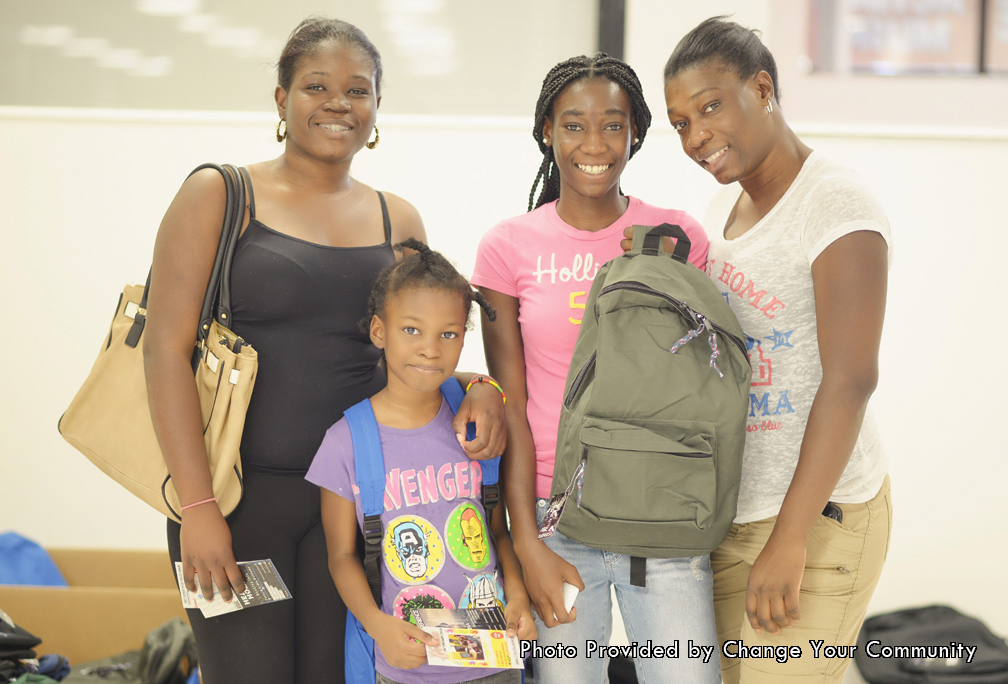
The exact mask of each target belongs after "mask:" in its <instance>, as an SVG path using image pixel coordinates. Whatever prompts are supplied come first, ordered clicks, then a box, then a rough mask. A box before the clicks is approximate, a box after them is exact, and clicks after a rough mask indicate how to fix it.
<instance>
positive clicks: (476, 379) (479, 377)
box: [466, 375, 507, 404]
mask: <svg viewBox="0 0 1008 684" xmlns="http://www.w3.org/2000/svg"><path fill="white" fill-rule="evenodd" d="M477 382H485V383H486V384H488V385H493V386H494V387H496V388H497V391H498V392H500V393H501V403H503V404H506V403H507V395H506V394H504V390H503V389H501V386H500V385H498V384H497V381H496V380H494V379H493V378H491V377H490V376H489V375H475V376H473V379H472V380H470V381H469V384H468V385H466V393H468V392H469V390H470V389H472V386H473V385H475V384H476V383H477Z"/></svg>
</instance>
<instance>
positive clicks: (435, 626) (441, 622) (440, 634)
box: [413, 608, 524, 670]
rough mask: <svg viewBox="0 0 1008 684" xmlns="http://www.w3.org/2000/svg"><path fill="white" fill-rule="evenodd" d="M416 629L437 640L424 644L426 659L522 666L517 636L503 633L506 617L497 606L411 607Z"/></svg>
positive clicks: (466, 664)
mask: <svg viewBox="0 0 1008 684" xmlns="http://www.w3.org/2000/svg"><path fill="white" fill-rule="evenodd" d="M413 619H414V620H416V623H417V625H418V626H419V627H420V629H422V630H424V631H425V632H428V633H430V634H433V635H434V636H436V637H437V638H438V639H439V640H440V642H441V643H440V646H439V647H433V646H428V647H427V662H428V663H429V664H431V665H449V666H451V667H485V668H511V669H518V670H520V669H522V668H524V664H523V663H522V659H521V657H519V655H518V648H519V646H518V637H516V636H513V637H509V636H507V634H506V629H507V620H506V619H505V618H504V611H502V610H501V609H500V608H470V609H468V610H449V609H432V608H421V609H419V610H417V609H414V610H413Z"/></svg>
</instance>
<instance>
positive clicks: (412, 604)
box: [392, 584, 455, 625]
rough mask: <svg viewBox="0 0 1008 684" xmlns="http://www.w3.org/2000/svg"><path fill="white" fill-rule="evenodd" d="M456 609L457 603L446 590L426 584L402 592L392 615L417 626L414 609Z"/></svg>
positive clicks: (393, 603) (396, 600)
mask: <svg viewBox="0 0 1008 684" xmlns="http://www.w3.org/2000/svg"><path fill="white" fill-rule="evenodd" d="M454 607H455V603H454V602H453V601H452V600H451V596H449V595H448V593H447V592H446V591H445V590H444V589H441V588H440V587H435V586H434V585H433V584H425V585H423V586H420V587H406V588H405V589H403V590H402V591H400V592H399V594H398V595H397V596H396V597H395V601H393V602H392V615H394V616H395V617H397V618H399V619H400V620H405V621H406V622H412V623H413V624H414V625H415V624H416V619H415V618H414V617H413V610H414V609H416V610H420V609H423V608H448V609H449V610H450V609H453V608H454Z"/></svg>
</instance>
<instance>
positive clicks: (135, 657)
mask: <svg viewBox="0 0 1008 684" xmlns="http://www.w3.org/2000/svg"><path fill="white" fill-rule="evenodd" d="M196 664H197V657H196V642H195V640H194V639H193V634H192V629H190V628H189V625H187V624H185V623H184V622H182V621H181V620H180V619H178V618H177V617H176V618H172V619H171V620H169V621H168V622H165V623H164V624H162V625H160V626H158V627H155V628H154V629H152V630H151V631H150V632H148V633H147V638H146V639H145V640H144V644H143V648H142V649H140V650H139V651H127V652H126V653H120V654H118V655H114V656H110V657H108V658H102V659H101V660H95V661H92V662H90V663H85V664H83V665H75V666H74V667H73V669H72V670H71V672H70V675H69V676H68V677H67V678H66V679H64V680H63V683H64V684H87V683H88V682H91V683H92V684H93V683H94V682H117V683H118V684H184V682H185V680H186V678H187V677H188V676H189V673H190V672H191V671H192V669H193V668H194V667H196ZM121 665H125V666H126V667H125V668H123V669H118V668H117V669H114V670H111V671H107V670H105V668H116V667H117V666H121ZM88 670H90V673H89V674H84V673H82V671H84V672H86V671H88ZM103 672H104V676H102V673H103Z"/></svg>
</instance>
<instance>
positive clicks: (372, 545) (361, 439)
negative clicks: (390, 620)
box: [343, 399, 385, 608]
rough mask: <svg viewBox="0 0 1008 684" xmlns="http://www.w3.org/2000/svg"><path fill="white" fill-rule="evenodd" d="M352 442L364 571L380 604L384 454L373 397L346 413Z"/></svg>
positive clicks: (378, 604) (376, 600)
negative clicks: (361, 531) (361, 521)
mask: <svg viewBox="0 0 1008 684" xmlns="http://www.w3.org/2000/svg"><path fill="white" fill-rule="evenodd" d="M343 415H344V416H346V419H347V423H349V425H350V438H351V441H352V442H353V451H354V470H355V472H356V474H357V487H358V488H359V489H360V495H361V508H362V509H363V510H364V530H363V531H364V573H365V574H366V575H367V580H368V585H369V586H370V587H371V595H372V596H373V597H374V600H375V604H376V605H377V606H378V607H379V608H381V605H382V598H381V543H382V537H383V530H382V522H381V518H380V516H381V513H382V509H383V507H384V502H385V457H384V455H383V454H382V447H381V437H380V436H379V434H378V421H377V420H375V415H374V409H373V408H371V400H370V399H365V400H364V401H362V402H360V403H359V404H355V405H354V406H351V407H350V408H348V409H347V410H346V411H345V412H344V413H343Z"/></svg>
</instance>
